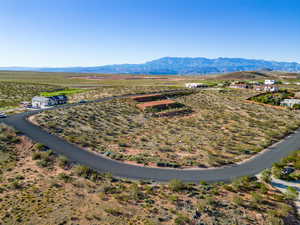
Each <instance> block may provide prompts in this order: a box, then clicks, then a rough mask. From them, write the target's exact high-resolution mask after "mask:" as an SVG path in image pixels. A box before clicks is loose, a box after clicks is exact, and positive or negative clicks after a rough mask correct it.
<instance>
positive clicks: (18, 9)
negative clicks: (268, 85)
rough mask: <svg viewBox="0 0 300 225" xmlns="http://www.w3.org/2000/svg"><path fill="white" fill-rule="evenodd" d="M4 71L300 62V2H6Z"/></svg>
mask: <svg viewBox="0 0 300 225" xmlns="http://www.w3.org/2000/svg"><path fill="white" fill-rule="evenodd" d="M0 52H1V54H0V66H53V67H55V66H91V65H104V64H117V63H142V62H145V61H148V60H152V59H156V58H159V57H164V56H180V57H181V56H188V57H198V56H202V57H208V58H216V57H244V58H258V59H270V60H281V61H295V62H300V1H299V0H168V1H167V0H119V1H118V0H0Z"/></svg>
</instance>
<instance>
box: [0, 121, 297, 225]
mask: <svg viewBox="0 0 300 225" xmlns="http://www.w3.org/2000/svg"><path fill="white" fill-rule="evenodd" d="M0 131H1V132H0V146H1V149H0V156H1V157H0V172H1V175H0V224H8V225H9V224H15V225H21V224H22V225H30V224H39V225H49V224H66V225H71V224H80V225H90V224H95V225H128V224H134V225H154V224H155V225H174V224H177V225H179V224H180V225H188V224H197V223H200V222H203V223H205V224H207V225H216V224H217V225H228V224H255V225H256V224H261V225H270V224H272V225H275V224H285V225H295V224H299V221H297V219H296V216H295V215H296V214H295V208H294V206H293V204H292V202H291V201H289V200H285V198H284V195H283V194H281V193H280V192H278V191H276V190H275V189H274V188H272V187H271V186H270V185H269V184H266V183H261V182H257V181H251V180H250V179H249V178H247V177H244V178H241V179H239V180H236V181H234V182H233V183H232V184H213V185H208V184H205V183H204V182H202V183H201V184H198V185H193V184H183V183H182V182H180V181H177V180H173V181H170V183H169V184H151V183H145V182H142V181H141V182H134V181H130V180H119V179H116V178H113V177H112V176H111V175H110V174H99V173H96V172H95V171H92V170H90V169H89V168H86V167H84V166H81V165H74V164H71V163H69V162H68V160H67V159H65V158H63V157H62V156H57V155H55V154H53V152H51V151H50V150H45V149H44V146H41V145H38V144H34V143H32V142H31V141H30V140H29V139H27V138H24V137H22V136H17V135H16V133H15V132H14V131H13V130H11V129H9V128H8V127H6V126H4V125H1V124H0Z"/></svg>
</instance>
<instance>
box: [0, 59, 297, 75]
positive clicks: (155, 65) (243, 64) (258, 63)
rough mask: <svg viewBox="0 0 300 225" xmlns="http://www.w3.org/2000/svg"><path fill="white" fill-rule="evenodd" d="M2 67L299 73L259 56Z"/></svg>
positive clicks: (292, 65)
mask: <svg viewBox="0 0 300 225" xmlns="http://www.w3.org/2000/svg"><path fill="white" fill-rule="evenodd" d="M0 69H1V70H31V71H43V72H82V73H107V74H120V73H126V74H150V75H151V74H170V75H202V74H211V73H226V72H240V71H255V70H256V71H259V70H278V71H285V72H300V64H298V63H295V62H276V61H267V60H260V59H244V58H226V57H219V58H215V59H208V58H204V57H170V56H166V57H162V58H159V59H155V60H152V61H149V62H146V63H142V64H119V65H118V64H115V65H106V66H96V67H65V68H15V67H6V68H0Z"/></svg>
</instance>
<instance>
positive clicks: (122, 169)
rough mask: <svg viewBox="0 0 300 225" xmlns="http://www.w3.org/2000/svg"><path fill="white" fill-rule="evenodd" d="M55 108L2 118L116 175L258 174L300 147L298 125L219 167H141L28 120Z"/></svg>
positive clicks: (210, 178) (192, 178)
mask: <svg viewBox="0 0 300 225" xmlns="http://www.w3.org/2000/svg"><path fill="white" fill-rule="evenodd" d="M128 96H129V95H127V96H118V97H109V98H103V99H99V100H96V101H90V102H88V103H91V102H94V103H95V102H103V101H108V100H112V99H114V98H124V97H128ZM74 105H78V103H76V104H68V105H63V106H58V107H55V108H52V109H56V108H66V107H71V106H74ZM52 109H44V110H37V111H31V112H26V113H20V114H16V115H13V116H10V117H8V118H5V119H0V122H4V123H6V124H7V125H10V126H12V127H14V128H15V129H17V130H19V131H21V132H22V133H23V134H25V135H26V136H28V137H29V138H31V139H32V140H34V141H36V142H39V143H42V144H44V145H46V146H48V147H49V148H50V149H52V150H54V151H55V152H56V153H58V154H62V155H65V156H66V157H68V158H69V159H70V160H71V161H74V162H77V163H80V164H83V165H86V166H89V167H90V168H93V169H95V170H97V171H99V172H110V173H112V174H113V175H114V176H117V177H123V178H130V179H141V180H152V181H158V182H166V181H169V180H171V179H179V180H182V181H184V182H197V183H198V182H199V181H203V180H204V181H207V182H217V181H224V182H228V181H230V180H232V179H234V178H237V177H240V176H245V175H255V174H257V173H259V172H260V171H262V170H263V169H265V168H269V167H271V166H272V164H273V163H274V162H277V161H279V160H280V159H281V158H283V157H285V156H287V155H288V154H289V153H291V152H293V151H294V150H297V149H300V129H298V130H297V131H296V132H295V133H293V134H291V135H290V136H288V137H286V138H285V139H284V140H282V141H281V142H279V143H277V144H276V145H273V147H270V148H269V149H267V150H266V151H264V152H262V153H259V154H258V155H257V156H255V157H253V158H252V159H250V160H248V161H246V162H244V163H241V164H238V165H234V166H228V167H223V168H216V169H167V168H149V167H141V166H135V165H130V164H125V163H122V162H120V161H115V160H111V159H108V158H105V157H102V156H101V155H96V154H94V153H92V152H89V151H86V150H84V149H81V148H79V147H77V146H75V145H73V144H70V143H68V142H67V141H65V140H63V139H61V138H59V137H57V136H55V135H51V134H49V133H47V132H46V131H44V130H43V129H41V128H40V127H38V126H36V125H34V124H32V123H30V122H29V121H28V120H27V117H28V116H31V115H34V114H37V113H40V112H42V111H45V110H52Z"/></svg>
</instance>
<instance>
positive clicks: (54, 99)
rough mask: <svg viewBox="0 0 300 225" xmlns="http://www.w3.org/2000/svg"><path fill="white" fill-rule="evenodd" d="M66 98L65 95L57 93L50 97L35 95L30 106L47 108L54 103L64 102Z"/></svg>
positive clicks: (66, 100)
mask: <svg viewBox="0 0 300 225" xmlns="http://www.w3.org/2000/svg"><path fill="white" fill-rule="evenodd" d="M67 102H68V98H67V96H65V95H57V96H51V97H44V96H35V97H33V98H32V100H31V104H32V108H42V109H43V108H47V107H51V106H54V105H60V104H65V103H67Z"/></svg>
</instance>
